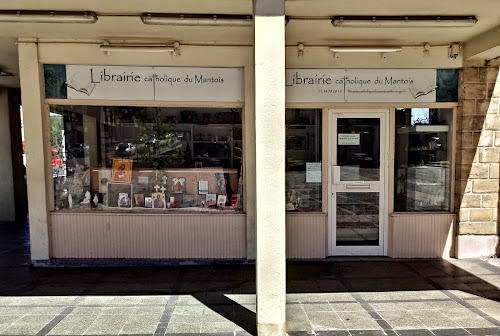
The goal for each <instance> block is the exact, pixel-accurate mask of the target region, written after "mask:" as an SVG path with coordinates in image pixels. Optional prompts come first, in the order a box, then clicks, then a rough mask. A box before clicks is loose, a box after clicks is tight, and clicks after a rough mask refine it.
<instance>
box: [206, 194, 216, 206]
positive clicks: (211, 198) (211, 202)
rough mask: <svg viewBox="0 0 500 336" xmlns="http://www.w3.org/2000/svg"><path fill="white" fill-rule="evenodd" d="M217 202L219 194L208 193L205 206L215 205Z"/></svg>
mask: <svg viewBox="0 0 500 336" xmlns="http://www.w3.org/2000/svg"><path fill="white" fill-rule="evenodd" d="M216 202H217V194H207V195H206V198H205V206H207V207H209V206H212V205H215V203H216Z"/></svg>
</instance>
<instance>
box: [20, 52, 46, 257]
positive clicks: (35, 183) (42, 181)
mask: <svg viewBox="0 0 500 336" xmlns="http://www.w3.org/2000/svg"><path fill="white" fill-rule="evenodd" d="M19 66H20V70H21V71H20V76H21V88H22V91H21V99H22V105H23V116H24V118H23V121H24V134H25V153H26V178H27V184H28V207H29V222H30V242H31V259H32V260H46V259H49V258H50V243H49V219H48V210H49V208H51V203H53V202H52V201H51V195H52V191H51V188H49V185H48V183H47V182H48V181H51V179H52V164H51V155H50V145H49V142H50V132H49V128H48V127H49V115H48V111H44V110H43V106H44V105H43V92H44V89H43V87H42V83H41V81H42V77H43V75H42V71H41V66H40V64H39V63H38V47H37V45H36V43H31V42H23V43H19Z"/></svg>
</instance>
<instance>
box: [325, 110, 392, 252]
mask: <svg viewBox="0 0 500 336" xmlns="http://www.w3.org/2000/svg"><path fill="white" fill-rule="evenodd" d="M337 118H380V182H379V187H380V188H379V190H378V191H379V193H380V198H379V199H380V204H379V209H380V211H379V246H336V238H337V237H336V207H337V202H336V197H335V196H336V195H335V194H334V190H333V189H334V188H333V183H334V182H335V179H336V178H337V177H336V176H334V173H335V171H334V170H335V169H334V166H335V165H336V163H337V138H338V136H337ZM328 119H329V120H328V122H329V126H330V127H329V129H330V132H329V134H328V195H329V196H328V197H329V202H328V204H329V205H328V255H329V256H339V255H359V256H369V255H387V241H388V230H387V227H388V220H389V215H388V195H389V192H388V191H389V190H388V184H389V183H388V173H389V166H388V165H389V153H388V150H389V109H329V110H328ZM337 182H338V181H337ZM359 191H362V190H358V192H359ZM353 192H356V191H353Z"/></svg>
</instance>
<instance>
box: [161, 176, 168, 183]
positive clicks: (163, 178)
mask: <svg viewBox="0 0 500 336" xmlns="http://www.w3.org/2000/svg"><path fill="white" fill-rule="evenodd" d="M161 179H162V180H163V184H167V177H166V176H163V177H162V178H161Z"/></svg>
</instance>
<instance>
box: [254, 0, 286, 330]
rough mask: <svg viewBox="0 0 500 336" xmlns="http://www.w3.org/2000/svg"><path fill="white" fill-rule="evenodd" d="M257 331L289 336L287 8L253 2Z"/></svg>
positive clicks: (278, 0)
mask: <svg viewBox="0 0 500 336" xmlns="http://www.w3.org/2000/svg"><path fill="white" fill-rule="evenodd" d="M254 22H255V141H256V186H257V191H256V196H257V258H256V268H257V274H256V282H257V284H256V285H257V331H258V335H280V336H281V335H285V329H286V328H285V302H286V255H285V240H286V239H285V3H284V0H254Z"/></svg>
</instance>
